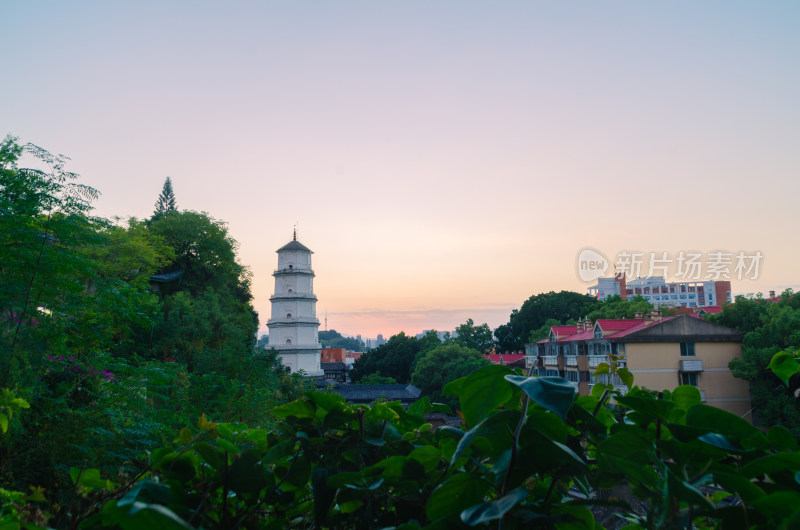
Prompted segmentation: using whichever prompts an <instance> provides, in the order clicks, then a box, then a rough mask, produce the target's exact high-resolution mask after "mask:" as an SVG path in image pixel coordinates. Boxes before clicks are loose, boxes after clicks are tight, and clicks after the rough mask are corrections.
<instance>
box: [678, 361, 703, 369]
mask: <svg viewBox="0 0 800 530" xmlns="http://www.w3.org/2000/svg"><path fill="white" fill-rule="evenodd" d="M702 371H703V360H702V359H681V372H702Z"/></svg>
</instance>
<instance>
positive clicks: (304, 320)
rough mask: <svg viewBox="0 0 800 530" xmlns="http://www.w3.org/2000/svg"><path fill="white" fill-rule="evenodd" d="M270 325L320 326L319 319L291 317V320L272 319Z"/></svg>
mask: <svg viewBox="0 0 800 530" xmlns="http://www.w3.org/2000/svg"><path fill="white" fill-rule="evenodd" d="M269 324H319V319H318V318H314V317H289V318H270V319H269V320H267V325H269Z"/></svg>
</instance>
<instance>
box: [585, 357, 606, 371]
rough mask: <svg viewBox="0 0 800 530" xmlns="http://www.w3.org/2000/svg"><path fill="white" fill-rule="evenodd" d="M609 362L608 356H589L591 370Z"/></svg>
mask: <svg viewBox="0 0 800 530" xmlns="http://www.w3.org/2000/svg"><path fill="white" fill-rule="evenodd" d="M607 362H608V355H590V356H589V368H597V367H598V366H599V365H600V363H607Z"/></svg>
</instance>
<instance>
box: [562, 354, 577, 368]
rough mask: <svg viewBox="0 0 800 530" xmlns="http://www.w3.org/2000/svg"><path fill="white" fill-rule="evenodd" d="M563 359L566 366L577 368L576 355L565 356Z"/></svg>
mask: <svg viewBox="0 0 800 530" xmlns="http://www.w3.org/2000/svg"><path fill="white" fill-rule="evenodd" d="M565 359H566V360H567V366H578V356H577V355H567V356H566V357H565Z"/></svg>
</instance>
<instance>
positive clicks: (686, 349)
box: [681, 342, 694, 357]
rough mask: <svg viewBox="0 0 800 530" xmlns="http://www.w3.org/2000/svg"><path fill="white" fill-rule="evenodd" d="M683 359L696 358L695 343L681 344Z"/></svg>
mask: <svg viewBox="0 0 800 530" xmlns="http://www.w3.org/2000/svg"><path fill="white" fill-rule="evenodd" d="M681 357H694V342H681Z"/></svg>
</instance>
